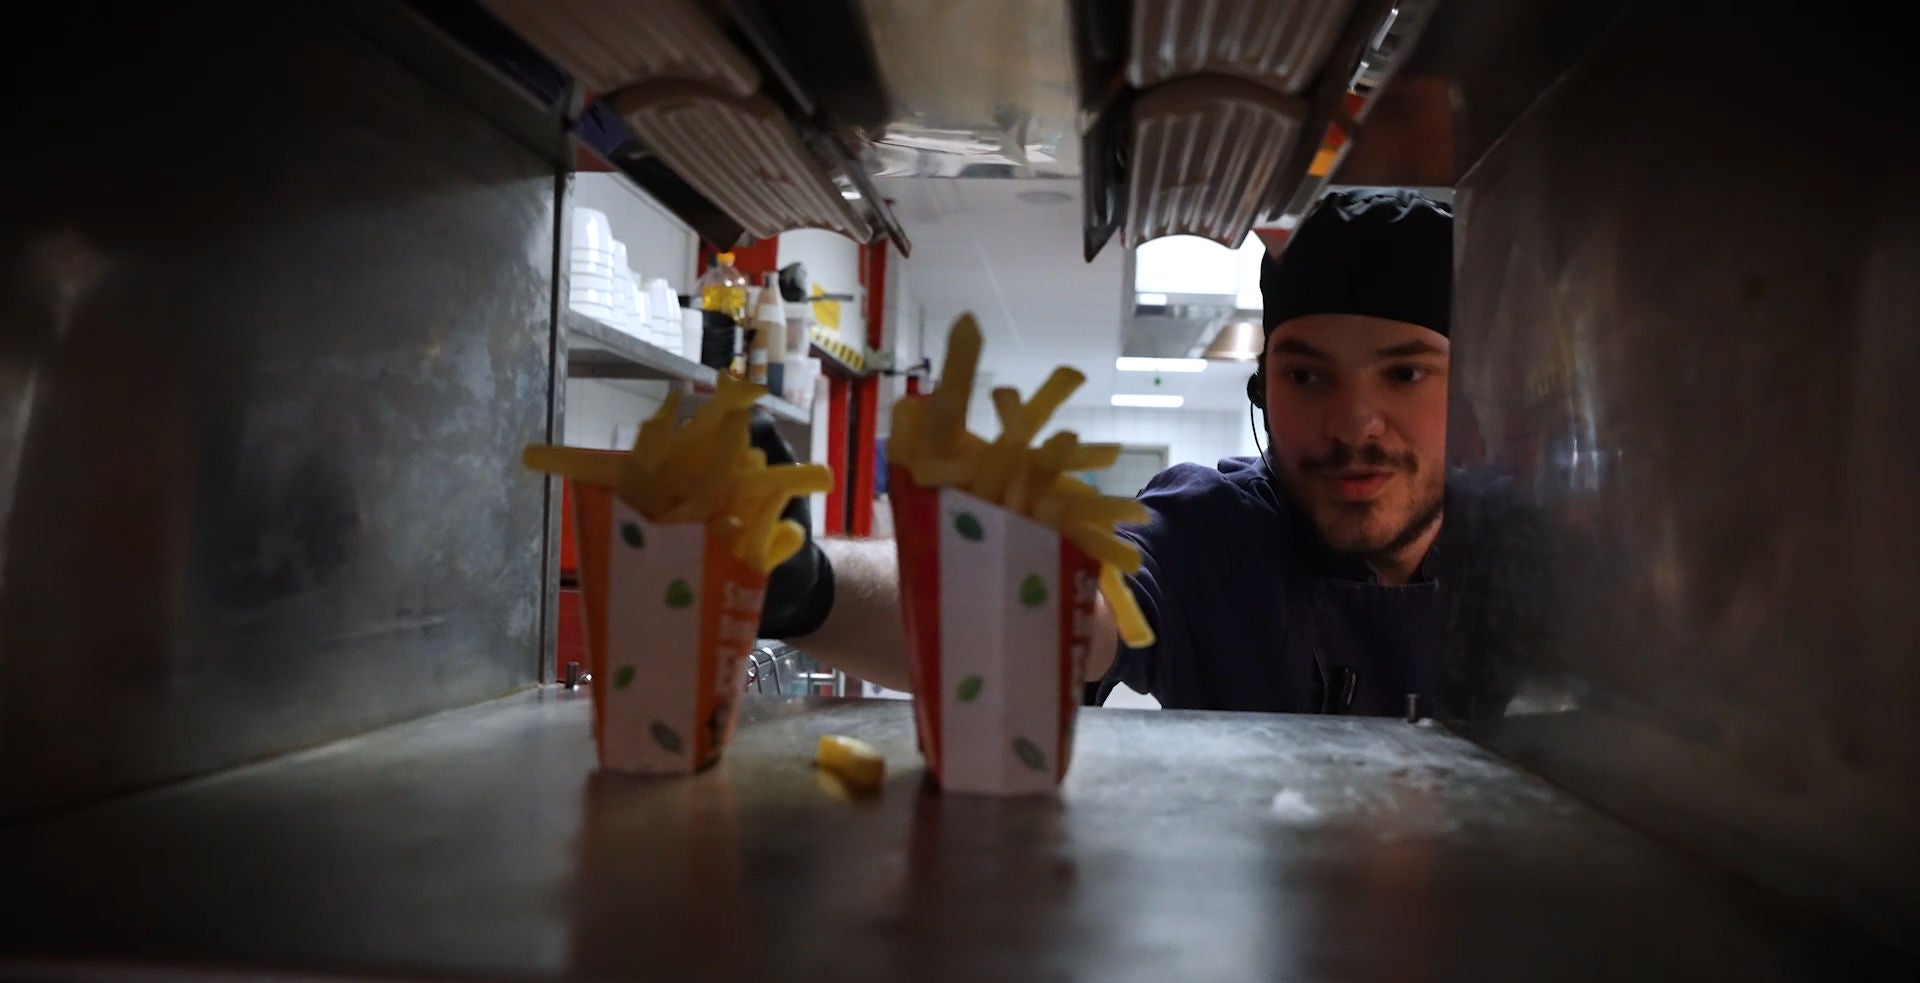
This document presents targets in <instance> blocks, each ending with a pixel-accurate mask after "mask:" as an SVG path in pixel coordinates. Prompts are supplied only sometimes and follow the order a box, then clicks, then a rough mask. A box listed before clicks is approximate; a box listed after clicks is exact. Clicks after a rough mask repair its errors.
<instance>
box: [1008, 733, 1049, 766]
mask: <svg viewBox="0 0 1920 983" xmlns="http://www.w3.org/2000/svg"><path fill="white" fill-rule="evenodd" d="M1013 756H1014V757H1016V758H1019V759H1020V763H1021V764H1023V765H1026V766H1027V767H1029V768H1032V769H1033V770H1034V771H1046V770H1047V756H1046V755H1045V754H1042V753H1041V752H1040V748H1039V747H1038V746H1037V745H1035V744H1034V743H1033V742H1032V741H1029V740H1027V739H1026V738H1024V737H1016V738H1014V739H1013Z"/></svg>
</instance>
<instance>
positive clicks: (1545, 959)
mask: <svg viewBox="0 0 1920 983" xmlns="http://www.w3.org/2000/svg"><path fill="white" fill-rule="evenodd" d="M587 716H588V707H587V704H586V702H585V699H584V691H582V693H580V694H571V693H568V692H566V691H564V690H559V689H554V688H549V689H545V690H541V691H534V692H529V693H526V694H522V695H519V696H515V697H511V698H508V699H506V700H502V701H497V702H494V703H490V704H486V705H482V706H479V707H474V708H470V709H467V710H461V711H455V712H452V713H448V714H443V715H441V716H438V717H434V718H430V719H428V720H425V721H422V722H418V723H415V724H410V725H406V726H403V727H398V728H394V729H390V730H387V731H383V732H380V733H377V734H374V735H372V736H369V737H365V738H360V739H356V740H353V741H348V742H344V743H339V744H334V745H330V746H327V747H324V748H321V749H318V750H315V751H312V752H308V753H305V754H301V755H296V756H293V757H290V758H284V759H279V760H276V761H272V762H268V763H265V764H261V765H257V766H253V767H250V768H245V769H240V770H237V771H234V772H229V773H226V774H224V775H221V776H216V777H214V778H212V779H207V780H201V781H197V782H193V783H190V784H187V785H182V786H177V787H173V788H169V789H164V790H160V791H157V792H152V793H147V794H143V795H138V796H134V797H131V798H126V799H122V800H119V801H116V802H112V803H107V804H104V805H101V806H97V807H94V808H91V809H89V810H86V811H83V812H79V813H75V814H70V815H67V816H64V817H61V818H58V819H56V820H51V821H43V822H41V823H39V824H37V825H33V826H28V827H22V828H15V829H12V830H8V831H6V832H4V833H0V871H4V872H5V875H4V878H0V880H3V882H4V883H0V899H4V901H5V905H6V910H7V911H8V912H9V915H8V916H7V917H6V918H5V919H3V920H0V952H4V953H5V954H6V956H5V957H4V959H0V968H4V970H5V974H4V975H12V976H22V977H34V978H47V977H49V976H51V975H57V974H59V973H70V974H71V975H88V976H89V977H90V978H100V976H101V974H102V971H103V970H104V971H105V975H107V976H113V975H116V974H117V972H118V971H120V970H127V971H128V972H129V974H130V975H140V976H143V978H144V977H148V976H151V974H152V972H153V969H152V967H153V964H154V963H155V962H158V963H161V964H165V965H169V966H177V967H181V968H186V969H196V970H197V969H203V968H221V969H232V970H241V971H247V970H278V971H282V972H286V973H323V974H343V975H348V976H363V977H369V976H381V977H395V976H405V977H408V978H420V977H425V978H510V979H546V978H565V979H586V978H592V979H606V978H619V977H646V978H651V979H695V978H699V979H708V978H749V977H751V978H769V977H771V978H782V979H788V978H823V979H824V978H831V979H836V980H840V979H845V980H859V979H902V978H912V979H916V980H937V979H967V980H971V981H979V980H1009V979H1042V978H1047V979H1056V978H1057V979H1066V978H1084V979H1101V980H1110V979H1153V980H1164V979H1176V978H1177V979H1261V980H1277V979H1467V978H1471V979H1475V980H1484V979H1561V980H1567V979H1578V980H1588V979H1613V978H1628V977H1631V978H1636V979H1657V978H1667V977H1686V978H1729V977H1735V976H1738V977H1740V978H1742V979H1744V980H1763V979H1801V978H1814V977H1824V976H1830V975H1832V974H1833V973H1835V972H1840V971H1844V972H1845V973H1846V975H1848V976H1850V977H1852V978H1859V977H1860V976H1861V975H1862V970H1863V968H1864V964H1866V963H1869V962H1872V961H1873V959H1874V957H1873V955H1872V953H1871V950H1866V949H1860V948H1856V947H1855V940H1853V939H1851V938H1848V937H1843V936H1841V935H1840V934H1838V930H1836V929H1833V928H1831V927H1824V928H1823V927H1820V926H1818V925H1815V924H1813V923H1811V922H1810V921H1809V920H1808V919H1804V918H1802V917H1800V916H1799V914H1798V913H1796V912H1795V911H1792V910H1787V909H1784V908H1781V907H1779V906H1777V905H1775V904H1774V903H1772V902H1765V901H1762V900H1761V899H1760V898H1759V897H1758V896H1757V895H1755V894H1753V893H1752V892H1749V891H1748V890H1746V889H1744V888H1743V887H1741V886H1740V885H1738V884H1736V883H1734V882H1732V881H1731V880H1729V879H1727V878H1725V877H1724V876H1722V875H1719V874H1716V873H1714V872H1711V871H1708V870H1706V869H1704V868H1701V867H1699V866H1696V865H1694V864H1693V863H1691V862H1689V861H1687V860H1685V859H1683V858H1680V857H1678V856H1676V855H1674V854H1672V853H1669V852H1667V851H1666V850H1665V849H1663V848H1661V847H1660V846H1658V845H1656V844H1655V843H1653V842H1651V841H1650V840H1648V839H1645V838H1643V837H1642V836H1641V835H1639V834H1637V833H1635V832H1633V831H1632V830H1629V829H1627V828H1625V827H1623V826H1620V825H1618V824H1616V823H1614V822H1612V821H1611V820H1608V819H1606V818H1604V817H1602V816H1600V815H1598V814H1596V813H1594V812H1592V811H1590V810H1588V809H1587V808H1585V807H1583V806H1581V805H1579V804H1577V803H1575V802H1572V801H1570V800H1569V799H1567V798H1566V797H1564V796H1562V795H1561V794H1559V793H1558V792H1556V791H1554V790H1553V789H1551V788H1549V787H1547V786H1546V785H1544V784H1543V783H1541V782H1540V781H1538V780H1536V779H1534V778H1531V777H1529V776H1527V775H1525V774H1523V773H1520V772H1517V771H1514V770H1512V769H1510V768H1509V767H1507V766H1506V765H1504V764H1503V763H1501V762H1500V761H1499V760H1498V759H1495V758H1493V757H1492V756H1490V755H1489V754H1487V753H1486V752H1484V751H1482V750H1480V749H1478V748H1477V747H1475V746H1474V745H1472V744H1470V743H1467V742H1466V741H1463V740H1461V739H1459V738H1457V737H1454V736H1452V735H1450V734H1448V733H1446V732H1444V731H1442V730H1440V729H1437V728H1434V727H1431V726H1428V725H1413V724H1406V723H1402V722H1398V721H1391V720H1355V719H1336V718H1314V717H1281V716H1264V715H1247V714H1224V713H1176V712H1154V711H1126V710H1093V711H1089V712H1087V713H1086V714H1085V715H1084V716H1083V717H1082V718H1081V724H1080V728H1079V732H1078V745H1079V746H1078V749H1077V754H1076V759H1075V761H1074V764H1073V769H1072V773H1071V775H1070V776H1069V778H1068V780H1067V783H1066V785H1065V787H1064V789H1063V790H1062V791H1061V793H1060V794H1059V796H1058V797H1057V798H1035V799H1026V800H1012V801H997V800H991V799H977V798H969V797H962V796H942V795H939V794H937V793H932V792H929V791H927V790H925V789H924V788H923V783H922V779H923V771H922V768H921V765H920V761H919V758H918V755H917V753H916V752H915V750H914V745H913V731H912V722H911V718H910V716H909V708H908V706H907V705H906V704H905V703H900V702H893V701H884V700H873V701H849V702H816V703H811V704H795V705H792V706H790V707H787V708H785V709H784V711H782V710H768V709H766V708H764V707H763V708H762V709H761V710H760V711H759V716H760V718H761V719H758V720H756V721H754V722H752V723H750V724H748V725H746V726H744V727H743V728H742V730H741V733H740V736H739V738H738V741H737V743H736V745H735V747H734V748H733V749H732V750H731V751H730V752H729V756H728V758H727V760H726V761H724V762H723V763H722V764H721V765H720V766H719V767H718V768H716V769H714V770H712V771H710V772H708V773H706V774H703V775H700V776H698V777H695V778H691V779H681V780H662V781H647V780H639V779H632V778H622V777H618V776H598V775H595V774H593V768H592V751H591V748H590V746H589V742H588V737H587ZM823 733H845V734H852V735H855V736H858V737H861V738H864V739H866V740H868V741H871V742H873V743H874V744H876V745H877V746H879V747H880V748H881V749H882V750H883V751H884V752H885V753H886V756H887V759H888V769H889V771H888V778H887V782H886V786H885V789H884V791H883V792H882V794H881V795H879V796H878V797H877V798H874V799H870V800H866V801H848V800H846V799H844V798H842V797H840V796H838V795H836V794H833V792H832V790H831V789H832V787H831V786H830V785H827V784H825V783H824V782H823V779H822V778H821V777H820V776H818V775H816V774H815V773H814V772H813V771H812V769H811V768H810V766H809V761H810V759H811V755H812V748H813V743H814V740H815V738H816V737H817V736H818V735H820V734H823ZM1851 962H1859V963H1862V964H1863V966H1861V967H1856V966H1853V965H1851V964H1850V963H1851ZM134 967H140V968H139V969H137V970H136V969H134Z"/></svg>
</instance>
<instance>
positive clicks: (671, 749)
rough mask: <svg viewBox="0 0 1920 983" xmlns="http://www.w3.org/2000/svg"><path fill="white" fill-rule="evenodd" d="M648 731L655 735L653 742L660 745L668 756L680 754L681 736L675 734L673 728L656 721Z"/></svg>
mask: <svg viewBox="0 0 1920 983" xmlns="http://www.w3.org/2000/svg"><path fill="white" fill-rule="evenodd" d="M647 731H648V732H649V733H651V734H652V735H653V742H654V743H655V744H658V745H660V749H661V750H663V751H665V752H667V753H668V754H679V753H680V735H679V734H676V733H674V732H673V728H671V727H668V726H667V725H666V724H663V723H661V722H660V721H658V720H656V721H654V722H653V726H651V727H648V728H647Z"/></svg>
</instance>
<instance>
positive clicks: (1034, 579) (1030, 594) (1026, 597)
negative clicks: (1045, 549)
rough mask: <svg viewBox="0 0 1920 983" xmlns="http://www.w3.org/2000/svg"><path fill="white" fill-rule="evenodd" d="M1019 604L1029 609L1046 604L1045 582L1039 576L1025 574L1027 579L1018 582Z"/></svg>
mask: <svg viewBox="0 0 1920 983" xmlns="http://www.w3.org/2000/svg"><path fill="white" fill-rule="evenodd" d="M1020 603H1022V604H1025V605H1026V606H1027V607H1030V608H1037V607H1039V606H1040V605H1042V604H1045V603H1047V582H1046V581H1044V580H1041V579H1040V575H1039V574H1037V573H1030V574H1027V579H1025V580H1022V581H1021V582H1020Z"/></svg>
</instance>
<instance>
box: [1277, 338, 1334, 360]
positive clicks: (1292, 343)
mask: <svg viewBox="0 0 1920 983" xmlns="http://www.w3.org/2000/svg"><path fill="white" fill-rule="evenodd" d="M1281 352H1285V353H1287V354H1289V355H1304V356H1306V357H1307V358H1317V359H1319V360H1320V361H1322V362H1331V361H1333V356H1332V355H1329V354H1327V353H1326V352H1323V351H1321V350H1320V349H1318V348H1315V347H1313V346H1312V345H1309V344H1307V343H1306V342H1304V341H1300V340H1298V339H1296V338H1282V339H1280V341H1279V342H1278V343H1276V344H1275V345H1274V346H1273V351H1271V352H1269V353H1268V354H1270V355H1278V354H1280V353H1281Z"/></svg>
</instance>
